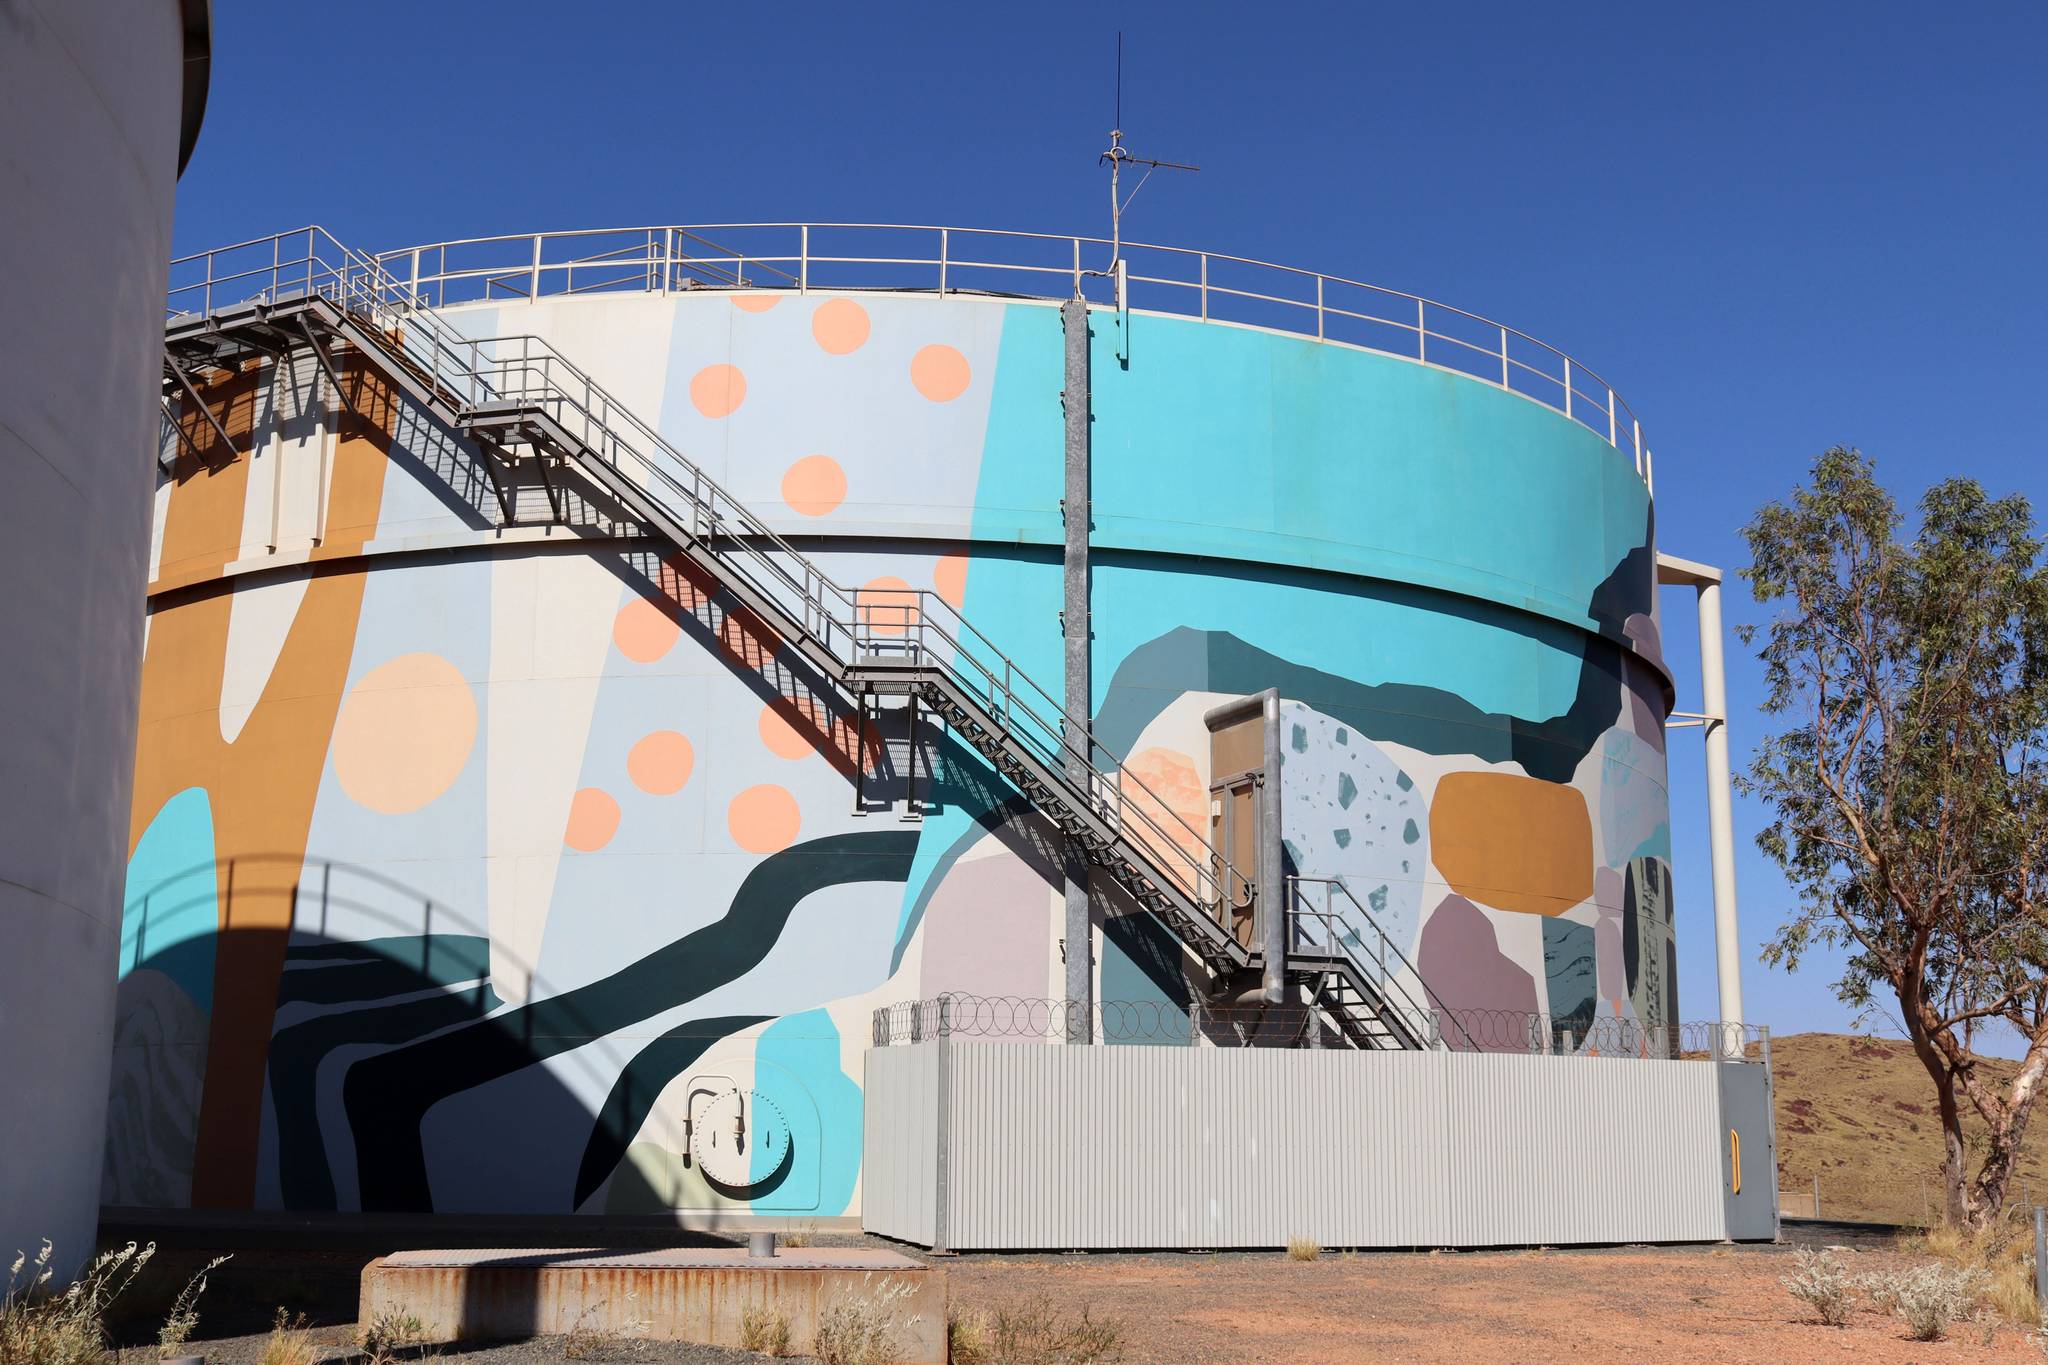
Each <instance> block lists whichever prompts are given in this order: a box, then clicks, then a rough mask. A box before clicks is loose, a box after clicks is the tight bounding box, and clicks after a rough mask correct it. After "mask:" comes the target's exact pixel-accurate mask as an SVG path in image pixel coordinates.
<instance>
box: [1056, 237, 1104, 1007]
mask: <svg viewBox="0 0 2048 1365" xmlns="http://www.w3.org/2000/svg"><path fill="white" fill-rule="evenodd" d="M1079 250H1080V246H1079V243H1078V241H1077V242H1076V244H1075V251H1076V254H1077V260H1078V253H1079ZM1078 283H1079V281H1078V279H1077V280H1076V284H1077V285H1078ZM1060 325H1061V328H1062V329H1063V330H1064V332H1065V336H1066V392H1065V395H1064V398H1065V403H1066V423H1067V441H1066V444H1067V452H1066V496H1065V497H1064V498H1063V499H1062V500H1061V503H1060V508H1061V511H1062V513H1063V514H1064V517H1065V521H1066V541H1065V551H1064V554H1063V557H1062V567H1063V570H1064V575H1065V580H1066V594H1065V602H1064V607H1065V609H1064V610H1063V611H1062V612H1061V613H1060V618H1061V627H1062V630H1063V632H1064V634H1065V636H1066V712H1067V717H1068V719H1067V722H1066V724H1067V731H1068V733H1067V735H1066V737H1065V738H1066V744H1067V778H1068V780H1069V781H1070V782H1072V783H1073V784H1074V786H1075V787H1077V788H1079V789H1080V790H1082V791H1087V790H1089V782H1090V779H1091V777H1092V773H1091V771H1090V770H1091V769H1092V768H1093V766H1094V761H1095V753H1094V746H1093V744H1091V743H1090V732H1091V730H1092V728H1093V727H1092V726H1090V724H1089V720H1088V718H1089V715H1090V714H1091V708H1090V704H1089V703H1090V697H1089V680H1088V662H1089V659H1088V656H1089V648H1088V644H1089V641H1088V634H1089V621H1088V523H1089V492H1090V488H1089V482H1090V481H1089V461H1090V455H1091V450H1090V437H1089V431H1088V426H1089V419H1090V416H1091V408H1092V407H1093V404H1092V402H1091V401H1090V391H1089V383H1090V374H1089V355H1088V340H1089V339H1088V304H1087V302H1086V301H1085V300H1084V299H1082V298H1080V297H1079V296H1078V294H1077V296H1076V297H1074V298H1071V299H1069V300H1067V302H1066V303H1065V304H1063V305H1061V307H1060ZM1077 725H1078V726H1080V727H1081V732H1080V733H1079V734H1075V733H1074V732H1073V729H1074V727H1075V726H1077ZM1065 855H1066V856H1065V863H1066V910H1067V914H1066V932H1067V1041H1068V1042H1069V1043H1087V1042H1091V1041H1093V1038H1092V1034H1093V1033H1094V1030H1093V1029H1092V1028H1090V1027H1089V1019H1090V1015H1091V1014H1092V1013H1093V1010H1092V1008H1091V1007H1092V1006H1093V1004H1094V1002H1095V970H1094V967H1095V964H1094V962H1093V961H1092V959H1093V957H1094V953H1093V951H1092V948H1093V941H1094V932H1093V929H1092V926H1091V925H1090V922H1089V915H1088V857H1087V851H1086V849H1084V848H1083V847H1082V844H1081V841H1080V840H1079V839H1078V838H1075V837H1073V836H1068V838H1067V839H1066V841H1065Z"/></svg>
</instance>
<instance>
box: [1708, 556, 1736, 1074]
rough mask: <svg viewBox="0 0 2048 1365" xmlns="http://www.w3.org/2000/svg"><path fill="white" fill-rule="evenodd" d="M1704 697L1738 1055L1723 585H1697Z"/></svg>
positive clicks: (1723, 983)
mask: <svg viewBox="0 0 2048 1365" xmlns="http://www.w3.org/2000/svg"><path fill="white" fill-rule="evenodd" d="M1699 618H1700V695H1701V710H1703V711H1704V712H1705V713H1706V716H1707V719H1706V721H1705V722H1704V728H1705V731H1706V741H1707V838H1708V841H1709V844H1710V845H1711V848H1712V853H1713V868H1714V974H1715V977H1716V978H1717V979H1718V981H1719V982H1720V987H1721V1022H1722V1023H1723V1024H1724V1025H1731V1026H1734V1027H1730V1028H1728V1029H1727V1030H1726V1032H1727V1033H1728V1034H1731V1035H1733V1036H1732V1037H1730V1038H1727V1039H1724V1041H1723V1044H1722V1045H1723V1047H1724V1048H1730V1049H1733V1050H1734V1052H1735V1055H1738V1056H1739V1055H1740V1050H1741V1041H1740V1033H1739V1032H1738V1030H1739V1027H1740V1025H1741V1023H1742V935H1741V930H1740V928H1739V927H1738V925H1737V922H1736V914H1735V817H1734V809H1733V805H1734V803H1733V798H1732V795H1731V787H1730V783H1729V775H1728V678H1727V674H1726V672H1725V670H1724V668H1723V664H1722V659H1721V585H1720V584H1719V583H1718V582H1702V583H1701V584H1700V585H1699Z"/></svg>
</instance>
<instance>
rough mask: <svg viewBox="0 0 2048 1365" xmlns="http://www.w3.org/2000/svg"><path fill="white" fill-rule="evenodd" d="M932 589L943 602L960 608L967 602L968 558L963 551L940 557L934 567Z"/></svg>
mask: <svg viewBox="0 0 2048 1365" xmlns="http://www.w3.org/2000/svg"><path fill="white" fill-rule="evenodd" d="M932 587H934V588H935V589H937V590H938V594H939V597H940V599H941V600H943V601H944V602H945V603H946V604H947V605H948V606H951V607H954V608H956V609H957V608H958V607H959V606H960V604H961V603H962V602H965V601H966V600H967V556H966V554H964V553H963V552H961V551H957V550H956V551H954V552H953V553H952V554H944V555H940V556H939V558H938V562H936V563H935V564H933V565H932Z"/></svg>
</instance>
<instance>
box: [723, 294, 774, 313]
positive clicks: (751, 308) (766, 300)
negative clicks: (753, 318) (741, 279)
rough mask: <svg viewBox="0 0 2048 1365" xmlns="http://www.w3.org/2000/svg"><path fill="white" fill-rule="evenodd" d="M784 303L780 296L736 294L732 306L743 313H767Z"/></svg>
mask: <svg viewBox="0 0 2048 1365" xmlns="http://www.w3.org/2000/svg"><path fill="white" fill-rule="evenodd" d="M780 302H782V297H781V296H780V295H779V294H734V295H733V296H732V306H733V307H735V308H737V309H739V310H740V311H741V312H742V313H765V312H767V311H768V310H769V309H770V308H773V307H774V306H775V305H776V304H778V303H780Z"/></svg>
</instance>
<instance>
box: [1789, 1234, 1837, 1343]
mask: <svg viewBox="0 0 2048 1365" xmlns="http://www.w3.org/2000/svg"><path fill="white" fill-rule="evenodd" d="M1792 1255H1793V1259H1794V1260H1796V1261H1797V1262H1798V1265H1799V1268H1798V1269H1797V1270H1796V1271H1794V1272H1793V1273H1792V1274H1790V1275H1787V1276H1785V1278H1784V1280H1783V1281H1782V1283H1783V1284H1784V1286H1785V1288H1786V1289H1788V1290H1790V1291H1791V1293H1792V1297H1793V1298H1795V1299H1798V1300H1799V1301H1800V1302H1802V1303H1804V1304H1805V1305H1806V1306H1807V1307H1809V1308H1811V1309H1813V1311H1814V1312H1815V1313H1817V1314H1818V1315H1819V1316H1820V1320H1821V1321H1822V1322H1823V1323H1826V1324H1827V1325H1828V1326H1829V1327H1841V1326H1844V1325H1845V1324H1847V1323H1848V1321H1849V1308H1850V1306H1851V1304H1852V1302H1853V1295H1852V1293H1851V1288H1852V1286H1851V1282H1850V1278H1849V1272H1848V1271H1846V1270H1844V1269H1843V1268H1842V1263H1841V1262H1840V1261H1838V1260H1836V1259H1835V1253H1834V1252H1832V1251H1809V1250H1808V1249H1807V1248H1805V1247H1800V1248H1799V1249H1798V1250H1797V1251H1795V1252H1793V1253H1792Z"/></svg>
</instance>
